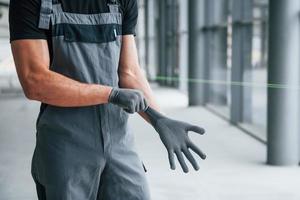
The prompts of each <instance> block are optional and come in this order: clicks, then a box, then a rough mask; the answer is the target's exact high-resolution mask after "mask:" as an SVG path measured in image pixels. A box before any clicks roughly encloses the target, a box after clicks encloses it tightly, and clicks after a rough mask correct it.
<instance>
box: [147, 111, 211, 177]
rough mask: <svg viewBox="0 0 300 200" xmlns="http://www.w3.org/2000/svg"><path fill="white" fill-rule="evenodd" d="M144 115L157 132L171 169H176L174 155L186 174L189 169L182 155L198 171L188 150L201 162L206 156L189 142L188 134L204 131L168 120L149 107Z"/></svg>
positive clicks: (197, 166)
mask: <svg viewBox="0 0 300 200" xmlns="http://www.w3.org/2000/svg"><path fill="white" fill-rule="evenodd" d="M145 113H146V114H147V116H148V117H149V119H150V121H151V124H152V126H153V127H154V128H155V130H156V131H157V132H158V134H159V136H160V138H161V140H162V142H163V144H164V145H165V147H166V149H167V151H168V156H169V162H170V167H171V169H173V170H175V169H176V166H175V160H174V154H176V156H177V159H178V161H179V163H180V165H181V167H182V169H183V171H184V172H185V173H187V172H188V171H189V169H188V167H187V165H186V163H185V160H184V157H183V155H184V156H185V157H186V158H187V159H188V160H189V162H190V163H191V164H192V166H193V167H194V169H195V170H196V171H197V170H199V165H198V163H197V161H196V160H195V158H194V157H193V155H192V153H191V152H190V149H191V150H193V151H194V152H195V153H196V154H198V155H199V156H200V157H201V158H202V159H203V160H204V159H205V158H206V155H205V154H204V153H203V152H202V151H201V150H200V149H199V148H198V147H197V146H196V145H195V144H194V143H193V142H192V141H191V140H190V138H189V137H188V132H189V131H193V132H196V133H198V134H200V135H203V134H204V133H205V130H204V129H203V128H200V127H198V126H194V125H191V124H188V123H186V122H181V121H177V120H173V119H169V118H167V117H165V116H164V115H162V114H160V113H159V112H157V111H155V110H154V109H152V108H150V107H148V109H147V110H146V111H145Z"/></svg>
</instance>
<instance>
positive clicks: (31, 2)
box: [9, 0, 47, 41]
mask: <svg viewBox="0 0 300 200" xmlns="http://www.w3.org/2000/svg"><path fill="white" fill-rule="evenodd" d="M40 5H41V1H40V0H11V1H10V6H9V29H10V41H13V40H19V39H47V33H46V32H47V31H45V30H42V29H39V28H38V22H39V16H40Z"/></svg>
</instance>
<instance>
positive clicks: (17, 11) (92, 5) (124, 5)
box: [9, 0, 138, 41]
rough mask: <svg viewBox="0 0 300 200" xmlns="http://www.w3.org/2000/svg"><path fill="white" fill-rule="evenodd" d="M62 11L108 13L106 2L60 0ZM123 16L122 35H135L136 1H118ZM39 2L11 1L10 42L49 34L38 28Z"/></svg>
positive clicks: (106, 0)
mask: <svg viewBox="0 0 300 200" xmlns="http://www.w3.org/2000/svg"><path fill="white" fill-rule="evenodd" d="M60 2H61V3H62V7H63V10H64V11H65V12H71V13H81V14H95V13H104V12H109V8H108V6H107V3H108V0H60ZM118 2H119V4H120V12H121V13H122V16H123V25H122V34H123V35H130V34H133V35H135V27H136V24H137V18H138V6H137V0H118ZM40 5H41V0H11V1H10V9H9V25H10V40H11V41H13V40H18V39H47V40H48V41H50V38H51V33H50V31H49V30H48V31H47V30H42V29H39V28H38V22H39V16H40Z"/></svg>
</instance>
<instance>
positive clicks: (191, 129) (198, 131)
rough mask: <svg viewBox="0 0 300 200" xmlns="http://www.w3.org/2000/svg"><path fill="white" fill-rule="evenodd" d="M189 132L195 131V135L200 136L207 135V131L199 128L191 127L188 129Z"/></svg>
mask: <svg viewBox="0 0 300 200" xmlns="http://www.w3.org/2000/svg"><path fill="white" fill-rule="evenodd" d="M188 131H193V132H195V133H199V134H200V135H203V134H204V133H205V130H204V129H203V128H201V127H199V126H194V125H190V126H189V127H188Z"/></svg>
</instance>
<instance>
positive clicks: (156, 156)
mask: <svg viewBox="0 0 300 200" xmlns="http://www.w3.org/2000/svg"><path fill="white" fill-rule="evenodd" d="M155 93H156V95H157V97H158V99H159V102H160V105H162V107H163V110H164V112H165V113H166V114H168V115H169V116H172V117H173V118H176V119H181V120H185V121H188V122H191V123H195V124H198V125H201V126H203V127H205V128H206V130H207V134H206V135H205V136H203V137H200V136H198V135H196V134H191V137H192V138H193V140H194V141H195V143H196V144H197V145H199V146H200V147H201V148H202V149H203V151H205V152H206V153H207V155H208V159H207V160H206V161H204V162H201V170H200V171H199V172H192V173H190V174H187V175H186V174H183V173H182V172H181V171H180V170H178V171H175V172H174V171H170V170H169V166H168V161H167V156H166V152H165V150H164V147H163V145H162V144H161V142H160V140H159V137H158V136H157V134H156V133H155V131H154V130H153V129H152V128H151V127H150V126H149V125H147V124H146V123H145V122H143V121H142V119H140V118H139V117H137V116H134V117H132V118H131V121H130V124H131V126H132V127H134V133H135V134H136V142H137V147H138V149H139V152H140V155H141V157H142V159H143V161H144V163H145V164H146V166H147V168H148V173H147V176H148V179H149V183H150V186H151V191H152V196H153V200H174V199H178V200H240V199H243V200H286V199H288V200H299V199H300V192H299V185H300V170H299V168H293V167H292V168H279V167H269V166H266V165H264V161H265V150H266V149H265V146H264V145H262V144H260V143H258V142H256V141H255V140H253V139H252V138H250V137H248V136H247V135H245V134H244V133H242V132H241V131H239V130H238V129H236V128H235V127H232V126H230V125H229V124H228V123H227V122H225V121H223V120H221V119H219V118H218V117H216V116H215V115H213V114H211V113H210V112H208V111H207V110H206V109H203V108H188V109H187V108H185V105H186V103H187V99H186V97H185V96H184V95H183V94H180V93H178V92H176V91H173V90H169V89H155ZM38 106H39V104H37V103H34V102H31V103H29V102H28V101H27V100H25V99H24V98H9V99H3V98H2V99H0V160H1V163H0V200H34V199H36V195H35V190H34V185H33V182H32V180H31V177H30V161H31V156H32V152H33V148H34V142H35V132H34V123H35V119H36V115H37V112H38Z"/></svg>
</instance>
